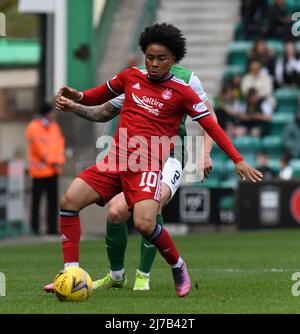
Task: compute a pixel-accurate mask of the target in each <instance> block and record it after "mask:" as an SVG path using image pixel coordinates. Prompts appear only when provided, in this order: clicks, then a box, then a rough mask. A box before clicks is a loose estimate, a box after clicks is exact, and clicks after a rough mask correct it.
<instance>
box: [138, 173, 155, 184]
mask: <svg viewBox="0 0 300 334" xmlns="http://www.w3.org/2000/svg"><path fill="white" fill-rule="evenodd" d="M156 185H157V174H156V173H154V172H143V174H142V179H141V183H140V184H139V186H140V187H145V186H148V187H156Z"/></svg>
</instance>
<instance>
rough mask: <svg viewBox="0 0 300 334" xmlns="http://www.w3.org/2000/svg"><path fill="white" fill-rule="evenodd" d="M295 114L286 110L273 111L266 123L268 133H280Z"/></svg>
mask: <svg viewBox="0 0 300 334" xmlns="http://www.w3.org/2000/svg"><path fill="white" fill-rule="evenodd" d="M294 118H295V116H294V114H292V113H287V112H279V111H278V112H275V113H274V115H273V117H272V120H271V122H270V123H269V124H268V132H269V133H270V135H277V136H278V135H281V134H282V132H283V130H284V128H285V127H286V125H287V124H289V123H291V122H293V120H294Z"/></svg>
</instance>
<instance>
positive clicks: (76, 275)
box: [54, 267, 92, 302]
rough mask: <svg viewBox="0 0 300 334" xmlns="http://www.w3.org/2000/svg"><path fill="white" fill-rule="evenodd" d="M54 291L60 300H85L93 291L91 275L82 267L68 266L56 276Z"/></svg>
mask: <svg viewBox="0 0 300 334" xmlns="http://www.w3.org/2000/svg"><path fill="white" fill-rule="evenodd" d="M54 292H55V295H56V297H57V298H58V299H59V300H60V301H74V302H80V301H85V300H87V299H88V298H89V297H90V295H91V293H92V279H91V276H90V275H89V274H88V273H87V272H86V271H85V270H83V269H82V268H80V267H66V268H64V269H62V270H61V271H60V272H59V273H58V274H57V275H56V276H55V278H54Z"/></svg>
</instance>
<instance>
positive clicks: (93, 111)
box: [58, 96, 120, 122]
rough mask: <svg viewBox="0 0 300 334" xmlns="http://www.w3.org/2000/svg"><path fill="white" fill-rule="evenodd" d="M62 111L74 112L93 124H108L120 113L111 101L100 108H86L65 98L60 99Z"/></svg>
mask: <svg viewBox="0 0 300 334" xmlns="http://www.w3.org/2000/svg"><path fill="white" fill-rule="evenodd" d="M58 103H59V105H60V107H61V109H62V110H63V111H65V112H72V113H74V114H76V115H78V116H79V117H82V118H84V119H86V120H88V121H93V122H108V121H110V120H111V119H113V118H114V117H116V116H118V115H119V113H120V108H118V107H116V106H115V105H114V104H113V103H112V102H111V101H109V102H106V103H104V104H101V105H100V106H92V107H91V106H84V105H82V104H79V103H76V102H74V101H72V100H71V99H68V98H66V97H64V96H61V97H59V98H58Z"/></svg>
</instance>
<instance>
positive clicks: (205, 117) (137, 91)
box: [82, 67, 243, 171]
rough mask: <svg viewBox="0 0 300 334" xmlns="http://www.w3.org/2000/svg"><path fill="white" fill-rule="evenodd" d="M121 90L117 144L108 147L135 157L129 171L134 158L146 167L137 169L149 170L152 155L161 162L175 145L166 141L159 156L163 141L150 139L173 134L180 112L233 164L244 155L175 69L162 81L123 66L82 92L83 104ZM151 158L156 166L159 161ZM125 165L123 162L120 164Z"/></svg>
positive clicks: (100, 100) (103, 99) (97, 101)
mask: <svg viewBox="0 0 300 334" xmlns="http://www.w3.org/2000/svg"><path fill="white" fill-rule="evenodd" d="M123 93H125V103H124V104H123V107H122V110H121V112H120V119H119V123H118V128H117V131H116V134H115V136H114V139H115V144H116V145H115V146H114V145H113V146H112V149H111V151H110V152H111V153H112V154H111V155H112V156H116V157H119V159H122V158H125V159H126V160H125V163H126V164H127V159H128V157H129V156H130V157H131V158H132V159H131V161H132V162H133V166H132V168H130V169H131V170H132V171H137V170H135V169H134V168H135V166H134V165H136V162H138V163H140V165H141V164H145V165H146V168H142V169H139V170H148V168H147V167H148V163H149V161H150V163H151V166H153V163H152V159H153V157H154V158H155V159H156V160H158V161H159V163H160V167H161V162H164V161H165V160H166V159H167V158H168V156H169V154H170V150H171V149H172V148H173V146H170V145H169V147H168V149H167V150H166V149H165V148H166V146H164V149H163V151H164V152H163V157H162V152H161V149H162V145H159V148H157V147H156V148H155V149H153V145H152V143H153V142H155V141H153V139H154V138H161V137H165V138H166V141H168V139H169V138H172V137H174V138H175V137H176V136H177V135H178V129H179V125H180V122H181V119H182V116H183V114H184V113H188V114H189V115H190V116H191V117H192V119H193V120H196V121H198V122H199V123H200V124H201V125H202V126H203V128H204V129H205V130H206V131H207V132H208V134H209V135H210V136H211V137H212V138H213V139H214V140H215V141H216V142H217V144H218V145H219V146H220V147H221V148H222V149H223V150H224V151H225V152H226V153H227V154H228V155H229V156H230V157H231V159H232V160H233V161H234V163H238V162H239V161H241V160H243V158H242V157H241V155H240V154H239V152H238V151H237V150H236V149H235V147H234V146H233V145H232V143H231V141H230V139H229V138H228V136H227V135H226V134H225V133H224V131H223V130H222V129H221V127H220V126H219V125H218V124H217V123H216V122H215V121H214V119H213V118H212V117H211V116H210V112H209V111H208V110H207V108H206V106H205V104H204V103H203V102H202V101H201V99H200V97H199V96H198V95H197V94H196V93H195V92H194V91H193V90H192V89H191V88H190V87H189V86H188V85H187V84H186V83H185V82H183V81H182V80H180V79H178V78H176V77H174V76H173V74H170V76H169V77H168V78H166V79H165V80H164V81H160V82H153V81H151V80H150V79H149V78H148V75H147V71H146V70H144V69H138V68H135V67H132V68H130V69H127V70H124V71H122V72H121V73H119V74H118V75H116V76H115V77H114V78H112V79H111V80H110V81H108V82H107V83H106V84H104V85H101V86H98V87H95V88H92V89H90V90H87V91H85V92H84V94H83V99H82V103H83V104H86V105H96V104H101V103H104V102H106V101H108V100H109V99H111V98H113V97H115V96H117V95H120V94H123ZM120 133H121V134H122V135H121V136H120ZM174 142H175V139H174V141H173V143H174ZM154 146H155V145H154ZM158 150H159V151H158ZM145 152H147V154H145ZM133 153H136V155H135V154H133ZM135 157H136V159H135ZM141 159H143V161H142V163H141V162H140V160H141ZM150 159H151V160H150ZM155 159H154V160H155ZM129 160H130V159H129ZM129 163H130V161H129ZM154 163H155V166H156V167H155V169H157V161H155V162H154ZM123 164H124V163H123V162H122V163H121V165H123ZM150 170H154V169H153V168H150Z"/></svg>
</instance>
